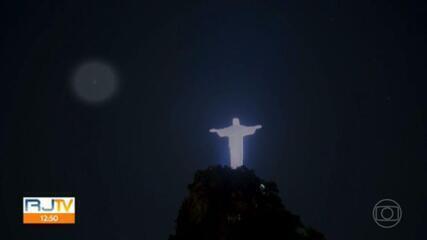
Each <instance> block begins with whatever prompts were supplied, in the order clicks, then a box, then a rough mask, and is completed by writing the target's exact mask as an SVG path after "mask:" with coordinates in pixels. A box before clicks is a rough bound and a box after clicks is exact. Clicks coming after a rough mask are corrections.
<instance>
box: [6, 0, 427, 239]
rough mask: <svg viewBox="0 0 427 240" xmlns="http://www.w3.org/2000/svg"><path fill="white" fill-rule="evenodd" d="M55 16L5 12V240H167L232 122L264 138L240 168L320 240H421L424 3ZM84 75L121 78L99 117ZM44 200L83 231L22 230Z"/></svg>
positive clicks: (98, 9)
mask: <svg viewBox="0 0 427 240" xmlns="http://www.w3.org/2000/svg"><path fill="white" fill-rule="evenodd" d="M41 2H43V3H41ZM50 2H51V3H48V1H29V2H28V3H25V2H23V1H3V2H2V3H1V5H0V11H1V14H0V26H1V31H0V33H1V37H0V56H1V64H0V73H1V74H0V79H1V87H0V90H1V92H0V93H1V95H0V100H1V115H0V116H1V119H0V163H1V165H0V218H1V220H0V229H1V232H0V234H1V235H0V238H1V239H8V240H9V239H10V240H13V239H19V240H21V239H64V240H65V239H117V240H127V239H147V240H160V239H167V236H168V235H169V234H170V233H172V232H173V227H174V219H175V217H176V216H177V214H178V212H177V211H178V208H179V205H180V204H181V202H182V200H183V198H184V197H185V196H186V194H187V192H186V186H187V184H189V183H190V182H191V180H192V176H193V174H194V172H195V171H196V170H197V169H203V168H206V167H208V166H209V165H214V164H226V163H227V158H228V156H227V154H228V153H227V143H226V141H224V140H222V139H219V138H218V137H217V136H214V135H213V134H211V133H209V132H208V129H209V128H211V127H224V126H226V125H228V124H230V122H231V118H232V117H234V116H238V117H240V119H241V121H242V123H243V124H248V125H251V124H262V125H263V129H262V130H260V131H259V132H257V133H256V134H255V135H254V136H251V137H248V138H247V140H246V141H245V155H246V156H245V163H246V165H247V166H248V167H249V168H252V169H254V170H255V172H256V174H257V175H258V176H260V177H262V178H264V179H267V180H273V181H276V182H277V184H278V186H279V190H280V192H281V196H282V198H283V201H284V204H285V205H286V207H287V208H288V209H289V210H291V211H292V212H293V213H295V214H298V215H300V216H301V218H302V221H303V222H304V223H306V224H307V225H311V226H313V227H315V228H316V229H318V230H319V231H321V232H323V233H324V234H325V235H326V237H327V238H328V239H332V240H334V239H337V240H339V239H346V240H360V239H396V240H397V239H398V240H402V239H422V238H424V234H422V231H424V230H423V229H424V228H425V223H426V221H425V216H426V215H427V188H426V186H425V183H426V180H427V179H426V171H427V162H426V159H427V158H426V157H427V154H426V149H427V148H426V136H427V129H426V122H427V117H426V116H427V114H426V107H425V103H426V100H427V99H426V96H425V94H424V92H425V90H426V86H427V84H426V83H425V81H426V75H427V74H426V64H427V59H426V53H427V47H426V46H427V45H426V44H425V43H426V37H427V34H426V29H427V26H426V21H425V20H426V17H425V16H426V15H427V4H426V3H425V2H423V1H418V3H417V2H415V1H401V2H393V1H387V2H388V3H386V1H384V2H381V1H365V0H358V1H273V0H271V1H194V2H192V1H174V2H163V1H151V2H148V1H126V3H124V2H125V1H115V2H114V1H98V2H97V3H95V2H91V1H82V2H81V3H77V1H69V2H67V3H60V1H50ZM94 60H98V61H102V62H104V63H107V64H109V65H110V66H112V67H113V68H114V69H115V71H116V73H117V75H118V79H119V90H118V91H117V92H116V94H115V95H114V96H113V97H112V98H111V99H109V100H108V101H106V102H103V103H102V104H97V105H93V104H87V103H85V102H82V101H80V100H78V99H77V98H76V96H75V94H74V93H73V91H72V89H71V87H70V85H71V84H70V82H71V79H72V76H73V72H74V71H75V69H76V68H77V67H78V66H80V65H81V64H82V63H84V62H87V61H94ZM44 195H46V196H54V195H56V196H58V195H70V196H75V197H76V199H77V205H76V208H77V221H78V223H77V224H76V225H73V226H54V227H49V226H28V225H22V223H21V217H22V215H21V214H22V206H21V204H22V197H23V196H44ZM383 198H392V199H394V200H396V201H398V202H399V203H400V205H401V206H402V208H403V219H402V221H401V223H400V224H399V225H398V226H396V227H395V228H393V229H389V230H384V229H382V228H380V227H378V226H377V225H376V224H375V223H374V222H373V220H372V217H371V211H372V207H373V206H374V205H375V203H376V202H377V201H379V200H381V199H383Z"/></svg>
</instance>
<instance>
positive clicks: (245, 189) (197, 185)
mask: <svg viewBox="0 0 427 240" xmlns="http://www.w3.org/2000/svg"><path fill="white" fill-rule="evenodd" d="M188 189H189V191H190V194H189V196H188V197H187V198H186V199H185V200H184V202H183V203H182V205H181V208H180V210H179V213H178V218H177V220H176V233H175V234H174V235H171V236H170V237H169V240H184V239H185V240H193V239H194V240H196V239H197V240H234V239H263V240H270V239H271V240H273V239H281V240H287V239H289V240H324V239H325V238H324V237H323V235H322V234H321V233H319V232H317V231H315V230H313V229H311V228H307V227H305V226H304V225H303V224H302V223H301V221H300V219H299V217H298V216H296V215H293V214H291V213H290V212H289V211H288V210H286V209H285V207H284V206H283V204H282V202H281V199H280V197H279V195H278V189H277V186H276V184H275V183H273V182H266V181H263V180H261V179H260V178H258V177H257V176H256V175H255V173H254V172H253V171H252V170H249V169H247V168H246V167H244V166H243V167H239V168H237V169H231V168H229V167H222V166H216V167H209V168H208V169H206V170H200V171H197V172H196V174H195V176H194V181H193V183H192V184H190V185H189V186H188Z"/></svg>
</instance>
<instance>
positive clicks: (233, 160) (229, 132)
mask: <svg viewBox="0 0 427 240" xmlns="http://www.w3.org/2000/svg"><path fill="white" fill-rule="evenodd" d="M260 128H261V125H256V126H251V127H249V126H244V125H240V121H239V119H238V118H233V125H231V126H229V127H226V128H223V129H210V130H209V132H211V133H217V134H218V135H219V136H220V137H228V146H229V148H230V165H231V168H233V169H235V168H237V167H240V166H242V165H243V137H245V136H248V135H252V134H254V133H255V131H256V130H257V129H260Z"/></svg>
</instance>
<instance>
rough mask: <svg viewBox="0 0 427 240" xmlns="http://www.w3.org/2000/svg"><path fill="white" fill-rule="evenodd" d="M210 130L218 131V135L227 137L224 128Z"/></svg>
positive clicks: (212, 131)
mask: <svg viewBox="0 0 427 240" xmlns="http://www.w3.org/2000/svg"><path fill="white" fill-rule="evenodd" d="M209 132H211V133H217V134H218V136H220V137H225V132H224V129H215V128H211V129H209Z"/></svg>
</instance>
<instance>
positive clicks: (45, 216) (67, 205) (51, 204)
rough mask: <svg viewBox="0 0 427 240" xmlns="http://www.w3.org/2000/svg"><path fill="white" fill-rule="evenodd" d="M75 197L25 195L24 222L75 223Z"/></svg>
mask: <svg viewBox="0 0 427 240" xmlns="http://www.w3.org/2000/svg"><path fill="white" fill-rule="evenodd" d="M75 212H76V208H75V199H74V198H73V197H24V199H23V223H24V224H74V223H75Z"/></svg>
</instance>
